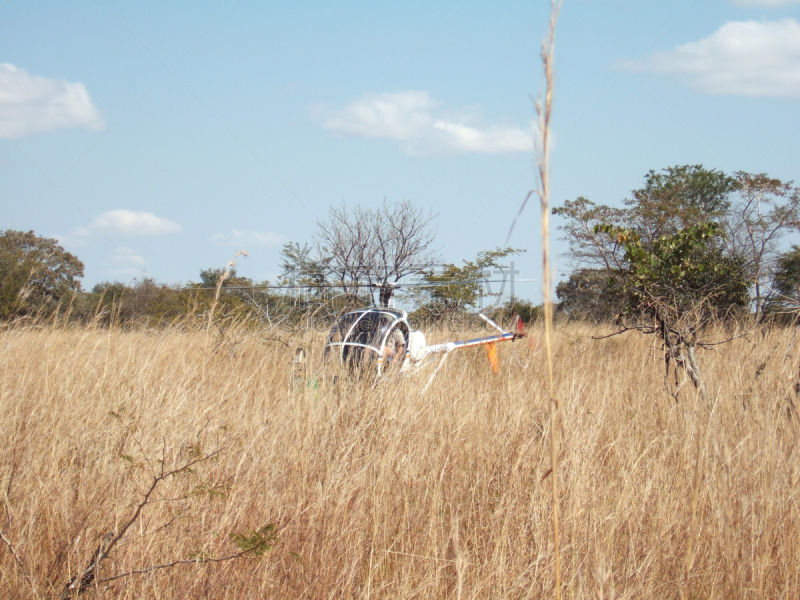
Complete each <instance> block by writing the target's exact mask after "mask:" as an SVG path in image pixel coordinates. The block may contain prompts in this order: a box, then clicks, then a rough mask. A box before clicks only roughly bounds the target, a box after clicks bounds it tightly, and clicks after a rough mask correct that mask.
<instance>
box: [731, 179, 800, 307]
mask: <svg viewBox="0 0 800 600" xmlns="http://www.w3.org/2000/svg"><path fill="white" fill-rule="evenodd" d="M736 182H737V188H736V193H735V194H733V201H732V202H731V206H730V209H729V210H728V213H727V214H726V215H725V218H724V227H725V232H726V234H727V235H726V237H725V252H726V254H727V255H729V256H741V257H743V259H744V268H745V270H746V272H747V276H748V278H749V279H750V280H751V281H752V282H753V289H754V304H755V312H756V314H757V315H759V314H760V313H761V311H762V308H763V305H764V302H765V301H766V300H768V299H769V295H770V294H769V292H768V291H766V287H765V286H768V282H769V280H770V278H771V277H772V274H773V273H774V272H775V269H776V261H777V260H778V257H779V256H780V247H781V240H782V239H783V237H784V236H785V235H786V233H788V232H789V231H791V230H794V231H797V230H798V229H800V191H798V190H797V189H796V188H793V187H792V185H791V182H789V183H784V182H782V181H781V180H780V179H773V178H770V177H768V176H767V175H766V174H764V173H759V174H755V175H753V174H750V173H744V172H738V173H736Z"/></svg>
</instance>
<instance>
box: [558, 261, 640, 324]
mask: <svg viewBox="0 0 800 600" xmlns="http://www.w3.org/2000/svg"><path fill="white" fill-rule="evenodd" d="M556 296H557V297H558V302H559V304H558V310H559V312H561V313H562V314H564V315H566V316H567V317H568V318H570V319H575V320H585V321H594V322H600V321H609V320H613V319H614V318H616V316H617V315H619V314H620V313H621V312H622V311H623V310H624V308H625V296H624V294H623V293H622V290H621V289H620V288H619V285H616V284H615V283H614V282H612V281H611V277H610V275H609V273H608V272H607V271H605V270H603V269H578V270H576V271H574V272H572V273H571V274H570V276H569V279H568V280H567V281H562V282H561V283H559V284H558V286H557V287H556Z"/></svg>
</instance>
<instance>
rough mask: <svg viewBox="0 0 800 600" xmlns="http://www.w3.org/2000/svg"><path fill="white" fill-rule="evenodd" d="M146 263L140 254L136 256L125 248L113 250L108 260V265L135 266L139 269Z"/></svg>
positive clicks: (119, 247)
mask: <svg viewBox="0 0 800 600" xmlns="http://www.w3.org/2000/svg"><path fill="white" fill-rule="evenodd" d="M148 262H150V261H148V260H147V259H146V258H145V257H144V256H142V255H141V254H136V252H135V251H134V250H131V249H130V248H127V247H125V246H117V247H116V248H114V254H113V255H111V258H110V259H109V260H108V263H110V264H117V265H119V264H122V265H131V264H133V265H136V266H137V267H140V266H142V265H146V264H147V263H148Z"/></svg>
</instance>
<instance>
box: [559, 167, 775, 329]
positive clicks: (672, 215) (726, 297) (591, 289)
mask: <svg viewBox="0 0 800 600" xmlns="http://www.w3.org/2000/svg"><path fill="white" fill-rule="evenodd" d="M755 181H756V178H755V177H749V176H747V174H743V173H737V174H736V177H730V176H728V175H726V174H725V173H722V172H721V171H717V170H715V169H706V168H704V167H702V166H701V165H680V166H674V167H668V168H667V169H663V170H662V171H661V172H656V171H649V172H648V174H647V175H646V176H645V180H644V185H643V187H641V188H640V189H637V190H633V192H632V194H631V197H630V198H628V199H627V200H625V201H624V202H623V206H624V207H623V208H615V207H609V206H605V205H598V204H595V203H593V202H591V201H590V200H588V199H586V198H584V197H580V198H578V199H577V200H573V201H567V202H565V203H564V205H563V206H561V207H558V208H556V209H555V210H554V211H553V212H554V214H556V215H559V216H561V217H563V218H564V222H563V224H562V225H561V226H560V229H561V231H562V232H563V233H564V234H565V235H564V237H563V238H562V239H564V240H565V241H567V243H568V244H569V250H568V252H567V258H568V260H569V262H570V263H571V264H572V266H573V267H574V269H575V271H574V272H573V274H572V276H571V277H570V280H569V281H567V282H565V283H563V284H562V285H561V286H560V289H561V293H562V295H563V296H564V299H565V300H567V305H565V307H564V308H565V309H566V308H567V307H569V308H570V310H574V311H580V310H582V309H585V310H588V311H589V314H592V315H594V316H593V317H592V318H596V317H597V316H599V315H600V314H603V313H605V315H606V317H610V316H611V315H612V314H616V311H613V310H608V311H605V310H600V306H601V305H605V304H606V303H605V302H604V300H600V299H598V300H597V301H595V302H594V303H593V302H592V299H591V297H590V296H591V295H593V294H598V295H600V294H602V295H603V296H604V297H605V298H607V299H608V300H610V301H611V303H612V304H614V302H616V303H617V305H618V304H619V303H618V300H619V299H618V298H616V297H615V295H614V292H613V290H612V289H611V288H610V287H609V286H608V284H604V283H603V279H606V280H607V281H611V280H612V278H613V277H614V275H615V273H620V272H624V271H625V270H627V269H628V268H629V266H630V260H629V258H630V257H629V256H628V253H627V251H626V249H625V245H624V244H623V243H621V242H620V241H619V240H618V239H617V238H616V237H614V236H607V235H601V233H602V232H604V231H607V230H608V228H609V227H611V228H616V229H618V230H620V231H622V230H625V231H629V232H631V233H635V234H636V236H637V239H638V241H639V243H640V245H641V247H642V249H643V250H644V251H648V252H650V251H654V249H655V248H656V247H658V246H662V247H663V243H664V242H663V240H664V239H671V238H672V237H673V236H675V235H676V234H678V233H679V232H682V231H683V232H685V231H688V230H689V229H691V228H692V227H693V226H696V225H705V224H709V223H722V227H719V226H718V231H717V234H715V235H713V236H711V237H710V238H708V239H706V240H705V242H704V244H703V246H702V248H700V247H695V248H694V249H693V253H694V256H693V258H694V260H695V261H696V262H697V264H705V265H714V266H715V267H717V268H710V269H708V270H707V271H705V272H704V274H703V275H702V276H700V275H699V274H694V275H692V277H695V281H693V282H689V281H688V280H687V281H685V282H684V283H685V284H686V285H684V286H683V287H680V288H676V289H675V292H676V293H678V294H681V293H682V294H685V295H686V301H687V302H689V303H690V304H691V303H693V302H694V301H695V300H696V297H695V295H693V294H694V292H693V291H692V290H706V289H714V290H716V291H715V293H714V294H713V295H712V296H710V298H711V299H712V301H713V302H714V303H715V311H716V313H717V314H719V313H720V312H722V313H724V312H726V311H729V310H730V309H731V307H734V306H736V307H739V306H741V305H742V302H743V298H744V297H748V298H749V296H748V294H749V289H750V287H751V286H752V281H753V277H752V272H753V270H752V268H751V266H752V265H753V264H754V263H755V262H757V260H758V259H757V258H753V256H754V252H753V250H752V245H751V246H750V247H747V245H746V244H743V243H733V242H730V241H729V238H730V235H729V234H728V230H729V223H731V222H733V219H731V218H730V217H731V214H732V211H733V210H734V209H735V208H736V207H738V206H739V204H738V202H734V200H737V199H738V198H739V197H740V196H741V195H742V194H743V193H744V192H743V190H745V188H746V187H747V185H751V187H752V184H753V183H754V182H755ZM776 216H777V213H776ZM786 221H787V219H786V218H785V215H783V220H782V221H781V222H786ZM589 270H591V271H593V272H594V273H591V272H590V271H589ZM734 274H735V275H734ZM584 292H585V293H584ZM698 293H702V292H698ZM743 293H744V295H743ZM593 304H594V305H593ZM744 304H745V305H746V304H747V302H745V303H744ZM609 308H610V307H609Z"/></svg>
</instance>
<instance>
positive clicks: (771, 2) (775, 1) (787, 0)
mask: <svg viewBox="0 0 800 600" xmlns="http://www.w3.org/2000/svg"><path fill="white" fill-rule="evenodd" d="M733 3H734V4H736V5H737V6H763V7H766V8H777V7H779V6H787V5H789V4H800V0H733Z"/></svg>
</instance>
